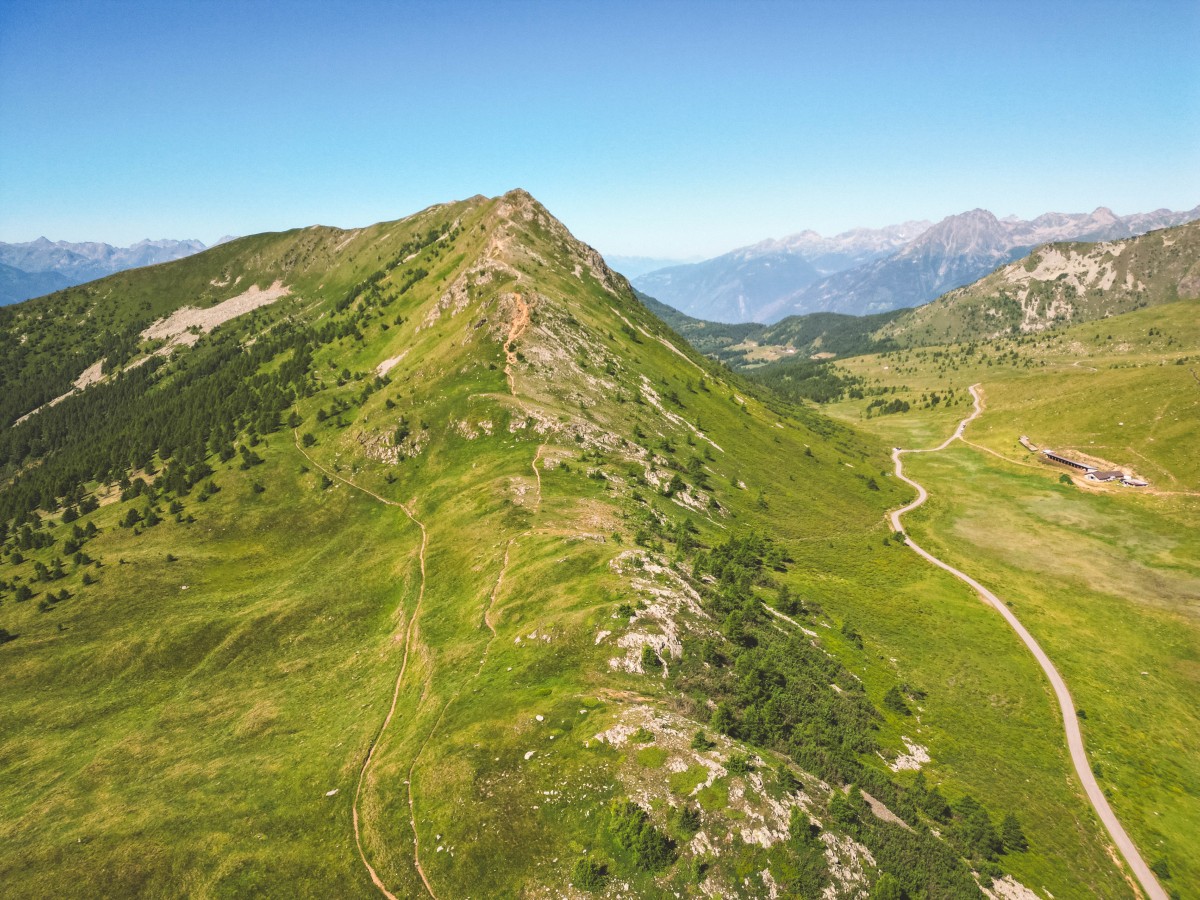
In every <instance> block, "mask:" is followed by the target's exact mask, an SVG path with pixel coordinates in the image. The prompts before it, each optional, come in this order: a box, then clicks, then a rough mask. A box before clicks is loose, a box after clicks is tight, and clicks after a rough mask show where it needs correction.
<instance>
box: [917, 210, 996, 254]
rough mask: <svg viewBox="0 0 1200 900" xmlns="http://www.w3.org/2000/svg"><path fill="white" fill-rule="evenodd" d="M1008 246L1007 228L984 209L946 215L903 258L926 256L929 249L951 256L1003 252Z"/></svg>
mask: <svg viewBox="0 0 1200 900" xmlns="http://www.w3.org/2000/svg"><path fill="white" fill-rule="evenodd" d="M1007 246H1008V229H1006V228H1005V227H1004V224H1003V223H1002V222H1001V221H1000V220H999V219H997V218H996V217H995V216H994V215H992V214H991V213H990V212H988V211H987V210H986V209H973V210H971V211H970V212H965V213H959V214H958V215H956V216H947V217H946V218H944V219H942V221H940V222H938V224H936V225H934V226H933V227H932V228H930V229H929V230H928V231H926V232H925V233H924V234H922V235H921V236H920V237H918V238H917V239H916V240H914V241H913V242H912V243H911V244H909V245H908V247H906V248H905V250H904V251H903V254H904V255H905V256H917V255H923V254H925V253H926V252H927V251H928V250H929V249H930V248H935V247H936V248H937V249H938V250H939V251H940V252H942V253H944V254H946V255H952V256H967V255H970V256H978V255H990V254H999V253H1002V252H1003V251H1004V250H1005V249H1006V248H1007Z"/></svg>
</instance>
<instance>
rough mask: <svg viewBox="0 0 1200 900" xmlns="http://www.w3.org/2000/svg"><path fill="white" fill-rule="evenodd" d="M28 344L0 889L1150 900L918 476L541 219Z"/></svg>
mask: <svg viewBox="0 0 1200 900" xmlns="http://www.w3.org/2000/svg"><path fill="white" fill-rule="evenodd" d="M0 328H2V329H3V334H2V339H0V346H3V347H4V348H5V350H4V353H5V356H4V357H3V360H2V362H3V377H4V379H5V381H4V384H5V388H6V392H5V394H6V396H5V403H6V404H7V405H6V406H5V414H4V415H5V421H6V422H10V423H16V422H17V420H18V419H22V417H25V418H23V420H22V421H20V423H19V424H11V425H9V426H8V427H6V429H5V430H4V431H3V432H2V433H0V469H2V473H3V477H4V479H5V481H4V488H3V490H2V491H0V523H2V532H0V537H2V539H3V558H2V561H0V622H2V623H3V626H4V632H3V637H4V638H5V640H4V642H3V644H0V675H2V676H3V677H0V734H3V735H4V737H3V739H2V742H0V776H2V777H0V784H2V785H3V787H0V888H3V893H4V894H5V895H12V896H45V895H58V894H66V895H70V894H73V893H76V892H78V885H80V884H91V883H96V884H102V885H104V892H105V893H106V894H107V895H111V896H122V895H142V896H145V895H151V896H164V895H170V896H176V895H179V894H181V893H185V894H194V895H200V896H233V895H236V896H244V895H267V896H277V895H278V896H288V897H297V896H314V897H315V896H320V897H326V896H331V895H334V896H377V895H378V894H379V892H380V891H383V892H385V893H390V894H392V895H394V896H420V895H421V894H422V893H430V894H434V895H436V896H446V897H449V896H466V895H478V894H480V893H487V894H488V895H491V896H517V895H528V894H538V893H547V892H551V891H554V892H566V889H567V888H566V886H567V885H573V886H574V888H575V889H577V890H578V889H597V890H606V891H621V892H627V893H632V894H638V895H649V896H656V895H667V894H673V895H675V894H678V895H695V894H711V893H718V894H722V895H727V896H737V895H742V896H762V895H764V894H769V893H770V892H771V891H772V890H778V891H780V892H791V893H794V894H799V895H803V896H810V895H813V894H816V893H821V892H822V891H825V890H829V891H830V893H831V895H833V896H861V895H862V894H863V893H864V892H867V891H869V890H871V889H872V888H873V886H875V885H877V884H879V883H880V882H884V883H885V885H886V882H887V881H889V880H892V881H894V883H895V884H896V886H897V887H899V888H903V889H904V890H906V891H908V893H909V894H910V895H913V896H917V895H935V896H946V897H960V896H961V897H967V896H979V888H978V887H977V882H976V877H975V876H974V875H972V871H974V872H976V873H979V878H981V879H982V882H983V883H984V884H990V880H991V879H993V878H998V877H1001V876H1002V875H1004V874H1005V873H1011V874H1012V875H1014V876H1016V877H1017V878H1018V879H1020V880H1023V881H1026V882H1031V881H1033V880H1034V879H1036V880H1037V883H1038V884H1039V885H1046V886H1048V887H1049V889H1050V890H1052V891H1053V892H1054V894H1055V896H1057V897H1070V896H1112V897H1124V896H1127V895H1128V894H1127V887H1126V886H1125V884H1124V882H1123V881H1122V880H1121V878H1120V875H1119V873H1118V872H1117V870H1116V869H1115V868H1114V867H1113V865H1112V863H1111V861H1110V860H1109V858H1108V857H1107V855H1106V853H1105V850H1104V845H1103V841H1102V840H1101V838H1100V832H1099V830H1098V827H1097V826H1096V823H1095V822H1094V821H1092V820H1091V819H1090V818H1089V814H1088V811H1087V808H1086V807H1085V806H1083V805H1082V803H1081V802H1080V801H1079V799H1078V798H1077V797H1075V796H1073V795H1072V794H1071V793H1070V791H1069V790H1068V789H1067V788H1066V787H1065V784H1066V782H1065V780H1064V778H1063V775H1064V773H1065V772H1067V771H1068V768H1067V766H1066V765H1065V763H1064V760H1063V759H1062V758H1061V749H1059V751H1058V754H1059V755H1058V756H1056V755H1055V753H1056V751H1055V748H1056V747H1057V746H1058V738H1059V735H1058V733H1057V730H1056V723H1055V721H1054V717H1053V709H1052V707H1051V706H1050V703H1049V699H1048V698H1047V697H1046V696H1045V695H1044V692H1043V691H1042V689H1041V686H1040V683H1039V682H1038V681H1037V679H1036V677H1034V676H1032V675H1031V671H1030V668H1029V664H1028V663H1027V662H1026V661H1024V660H1023V657H1021V656H1020V655H1019V654H1018V653H1015V652H1010V651H1009V650H1007V649H1004V647H1003V645H1002V646H1001V648H999V649H997V648H995V647H993V644H994V643H995V642H996V640H997V636H998V635H1002V634H1003V633H1004V632H1003V626H1002V625H997V624H996V623H995V622H993V621H992V620H991V619H990V618H989V617H987V616H986V615H985V613H984V612H983V611H982V610H979V609H978V608H977V605H976V604H974V603H973V601H971V599H970V598H969V597H967V596H966V595H965V594H964V593H963V592H962V591H960V590H958V589H957V587H955V586H954V585H952V584H949V583H948V582H947V581H946V580H944V579H941V578H940V576H939V575H937V574H934V573H931V572H930V571H928V570H927V569H925V568H924V567H922V566H921V565H919V563H918V561H915V560H914V559H912V558H911V554H909V553H907V552H906V551H904V549H903V548H902V547H900V546H898V545H897V544H894V543H890V542H889V539H888V538H889V535H888V533H887V530H886V526H885V524H884V521H883V513H884V511H885V510H886V509H887V508H890V507H895V506H897V505H899V504H900V503H901V502H903V501H904V500H906V499H907V498H908V494H907V492H906V491H905V490H903V489H902V486H899V485H896V484H894V483H893V482H892V481H890V480H889V479H888V478H887V477H886V476H885V474H884V473H885V472H886V470H887V468H888V465H887V456H886V450H885V447H884V446H883V444H882V443H880V442H879V441H878V440H875V439H871V438H867V437H864V436H862V435H860V434H859V433H857V432H855V431H854V430H852V429H851V428H849V427H846V426H843V425H839V424H835V423H834V422H832V421H830V420H829V419H826V418H824V417H822V416H819V415H817V414H815V413H813V412H811V411H809V410H805V409H799V408H790V407H784V406H782V405H779V404H778V403H777V402H776V401H774V400H773V399H771V397H770V396H769V395H766V394H759V393H758V392H757V390H756V389H754V388H753V387H752V386H749V385H747V384H745V383H743V382H741V381H740V380H739V379H738V378H737V376H734V375H732V374H730V373H729V372H728V371H726V370H722V369H720V368H719V367H717V366H715V365H713V364H712V363H711V362H710V361H708V360H706V359H704V358H703V357H702V356H700V355H699V354H697V353H695V352H694V351H692V350H691V349H690V348H688V347H687V346H686V344H684V343H683V342H682V341H681V340H680V339H679V337H678V335H676V334H674V333H673V332H672V331H670V329H668V328H667V327H666V326H664V325H663V323H662V322H660V321H659V320H657V319H656V318H654V316H652V315H651V314H650V313H649V312H648V311H647V310H646V309H645V308H644V307H643V306H642V305H641V304H640V303H639V302H638V301H637V299H636V298H635V297H634V295H633V293H632V291H631V290H630V288H629V286H628V284H627V283H626V282H625V281H624V279H622V278H620V277H619V276H617V275H614V274H613V273H612V272H611V271H610V270H609V269H608V268H607V267H606V266H605V264H604V262H603V260H602V259H600V257H599V256H598V254H596V253H595V251H593V250H591V248H588V247H586V246H585V245H583V244H580V243H579V242H577V241H576V240H575V239H574V238H573V237H572V236H571V235H570V233H569V232H568V231H567V230H566V228H565V227H563V226H562V225H561V223H559V222H557V221H556V220H555V219H554V218H553V217H551V216H550V215H549V213H547V212H546V210H545V209H544V208H543V207H541V206H540V205H539V204H538V203H537V202H536V201H534V200H533V199H532V198H531V197H529V195H528V194H525V193H524V192H520V191H515V192H512V193H509V194H506V195H504V196H503V197H499V198H493V199H485V198H482V197H476V198H472V199H471V200H468V201H463V202H459V203H452V204H446V205H442V206H437V207H432V208H430V209H428V210H425V211H424V212H422V213H419V214H417V215H415V216H412V217H410V218H408V219H404V220H400V221H398V222H390V223H381V224H379V225H375V226H372V227H370V228H365V229H359V230H355V231H340V230H337V229H329V228H309V229H303V230H298V231H293V232H287V233H284V234H274V235H259V236H255V237H250V238H243V239H240V240H236V241H232V242H230V243H229V244H225V245H222V246H220V247H217V248H215V249H213V250H210V251H207V252H205V253H202V254H199V255H197V256H195V257H191V258H188V259H185V260H182V261H179V262H176V263H171V264H168V265H165V266H159V267H155V268H153V269H149V270H145V271H141V272H128V273H122V274H120V275H116V276H112V277H111V278H107V279H104V280H102V281H99V282H94V283H92V284H90V285H84V286H81V287H78V288H73V289H70V290H68V291H64V292H61V293H59V294H55V295H51V296H50V297H46V298H41V299H39V300H37V301H31V302H29V303H25V304H20V305H18V306H16V307H13V308H11V309H9V310H5V311H4V312H3V317H2V318H0ZM51 401H56V402H54V403H53V404H52V405H51ZM931 598H932V599H933V600H935V601H936V602H937V603H939V604H945V605H946V606H947V607H948V608H955V609H958V610H959V622H960V624H959V626H958V629H957V631H956V633H955V634H953V635H947V637H946V640H945V641H944V642H943V643H938V644H936V646H927V645H922V644H920V643H918V642H915V641H913V640H912V638H911V636H909V635H908V634H907V633H906V630H905V629H907V628H910V627H912V624H913V623H914V622H917V621H919V619H920V616H921V615H925V614H927V613H926V612H920V611H919V607H920V605H921V604H922V603H927V602H928V601H929V600H930V599H931ZM868 610H873V611H875V612H873V613H870V614H868V613H867V611H868ZM905 623H907V624H905ZM904 647H908V649H909V651H911V652H907V653H906V655H905V657H904V660H903V662H899V661H897V660H898V658H899V654H901V653H904V652H905V651H904V650H902V648H904ZM989 648H991V649H990V650H989ZM995 667H1002V668H1003V672H1004V673H1005V676H1004V677H1003V678H995V677H994V672H995V671H996V668H995ZM947 671H952V672H954V673H955V675H954V677H953V683H952V685H950V686H948V685H947V684H945V683H943V682H944V678H943V674H942V673H944V672H947ZM984 685H986V687H984V688H983V690H984V692H985V693H984V696H985V697H991V698H992V699H991V701H984V702H972V703H969V704H967V705H966V706H964V704H963V702H962V700H963V696H964V694H963V693H962V692H963V691H964V690H970V691H975V690H976V686H984ZM997 698H999V701H1000V702H999V703H997V702H996V700H997ZM978 699H979V698H976V700H978ZM980 727H982V728H985V729H987V730H988V733H989V734H990V735H991V736H992V737H993V738H994V740H990V741H988V742H980V741H977V740H975V739H974V738H973V729H975V728H980ZM698 733H700V734H698ZM1018 741H1019V742H1021V744H1022V745H1023V747H1024V748H1025V753H1023V754H1022V755H1021V756H1020V758H1011V759H1010V757H1011V754H1010V753H1009V752H1008V748H1009V747H1011V746H1013V745H1015V743H1016V742H1018ZM927 754H928V755H932V756H933V761H929V762H927V763H926V764H925V765H926V769H927V771H928V776H926V775H924V774H922V776H921V777H920V778H917V777H916V775H915V774H914V772H915V768H917V767H920V766H921V765H922V760H924V759H926V756H927ZM1001 764H1005V765H1007V766H1009V771H1010V772H1011V773H1012V780H1011V783H1004V784H998V783H996V779H995V778H994V777H993V773H994V772H995V770H996V767H997V766H998V765H1001ZM935 785H936V786H937V789H936V790H935V789H934V786H935ZM842 788H848V789H849V790H848V792H845V791H843V790H842ZM1027 791H1036V792H1037V795H1038V796H1039V797H1041V798H1044V800H1043V801H1041V802H1039V803H1037V804H1034V805H1033V806H1029V805H1027V804H1025V803H1023V800H1022V798H1023V796H1024V795H1025V793H1026V792H1027ZM947 801H949V803H948V802H947ZM980 801H982V803H981V802H980ZM1010 814H1016V816H1017V817H1018V818H1019V820H1020V821H1019V823H1018V822H1017V820H1015V819H1010V820H1009V821H1008V822H1007V824H1006V823H1005V818H1006V816H1009V815H1010ZM1021 831H1023V832H1024V834H1025V837H1026V838H1027V839H1028V842H1029V847H1028V849H1023V846H1022V845H1023V843H1024V838H1021V837H1020V836H1019V834H1018V833H1019V832H1021ZM935 832H936V833H935ZM938 834H940V835H941V837H938ZM885 875H886V876H887V878H886V879H885V878H884V876H885ZM626 886H627V887H626ZM888 889H889V888H887V887H886V886H885V887H882V888H880V890H888Z"/></svg>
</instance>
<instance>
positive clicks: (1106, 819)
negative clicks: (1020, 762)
mask: <svg viewBox="0 0 1200 900" xmlns="http://www.w3.org/2000/svg"><path fill="white" fill-rule="evenodd" d="M978 388H979V385H977V384H973V385H971V396H972V397H973V398H974V399H975V409H974V411H973V412H972V413H971V414H970V415H969V416H967V417H966V418H965V419H963V420H962V421H961V422H959V423H958V427H957V428H956V429H955V430H954V434H952V435H951V436H950V437H948V438H946V440H945V441H943V442H942V443H941V444H939V445H938V446H937V447H933V448H930V449H928V450H901V449H900V448H899V447H896V448H894V449H893V450H892V461H893V462H895V464H896V477H897V478H899V479H900V480H901V481H904V482H905V483H907V484H910V485H912V486H913V487H914V488H916V490H917V499H916V500H914V501H913V502H912V503H910V504H908V506H905V507H903V508H902V509H898V510H896V511H895V512H892V513H889V514H888V518H889V519H890V520H891V523H892V528H893V529H894V530H896V531H903V528H902V527H901V525H900V517H901V516H902V515H904V514H905V513H906V512H909V511H910V510H914V509H916V508H917V507H918V506H920V505H921V504H922V503H924V502H925V501H926V499H928V497H929V493H928V492H927V491H926V490H925V488H924V487H922V486H921V485H920V484H918V483H917V482H915V481H913V480H912V479H911V478H909V477H908V476H907V475H905V474H904V468H903V465H902V464H901V461H900V457H901V455H902V454H905V453H936V452H937V451H939V450H945V449H946V448H947V447H949V446H950V444H951V443H953V442H954V441H956V440H958V439H960V438H961V437H962V436H963V431H964V430H965V429H966V427H967V425H969V424H970V423H971V422H972V421H973V420H975V419H976V418H977V417H978V416H979V415H980V414H981V413H982V412H983V404H982V398H981V397H980V394H979V390H978ZM905 543H907V544H908V546H909V547H911V548H912V549H913V550H914V551H916V552H917V553H918V554H920V555H921V556H923V557H924V558H925V559H927V560H929V561H930V562H931V563H933V564H934V565H935V566H937V567H938V568H941V569H945V570H946V571H947V572H949V573H950V574H951V575H953V576H954V577H955V578H957V579H958V580H959V581H963V582H966V583H967V584H969V585H970V586H971V587H972V588H974V589H975V591H976V592H977V593H978V594H979V596H980V597H982V598H983V599H984V601H985V602H986V603H988V604H989V605H991V606H992V607H994V608H995V609H996V610H997V611H998V612H999V613H1000V615H1002V616H1004V620H1005V621H1006V622H1008V624H1009V625H1010V626H1011V627H1012V630H1013V631H1015V632H1016V633H1017V636H1018V637H1020V638H1021V640H1022V641H1023V642H1024V644H1025V646H1026V647H1028V648H1029V652H1030V653H1032V654H1033V657H1034V659H1036V660H1037V661H1038V665H1040V666H1041V667H1042V671H1043V672H1045V673H1046V677H1047V678H1049V679H1050V684H1051V686H1053V688H1054V694H1055V696H1056V697H1057V698H1058V705H1059V707H1060V708H1061V710H1062V719H1063V728H1064V729H1065V730H1066V732H1067V747H1068V748H1069V749H1070V751H1071V762H1072V763H1074V764H1075V772H1076V774H1077V775H1078V776H1079V780H1080V781H1081V782H1082V783H1083V789H1084V791H1085V792H1086V793H1087V796H1088V800H1090V801H1091V804H1092V808H1093V809H1095V810H1096V815H1098V816H1099V817H1100V821H1101V822H1103V823H1104V827H1105V828H1107V829H1108V833H1109V835H1110V836H1111V837H1112V839H1113V842H1114V843H1115V844H1116V845H1117V847H1118V848H1119V849H1120V851H1121V854H1122V855H1123V856H1124V857H1125V860H1126V861H1127V862H1128V863H1129V867H1130V868H1131V869H1132V870H1133V873H1134V875H1135V876H1136V877H1137V880H1138V881H1139V882H1141V885H1142V888H1143V889H1144V890H1145V892H1146V894H1147V895H1148V896H1149V897H1150V898H1151V900H1168V898H1167V892H1166V891H1164V890H1163V888H1162V885H1160V884H1159V883H1158V879H1157V878H1156V877H1155V876H1154V873H1153V872H1151V871H1150V867H1149V866H1148V865H1146V861H1145V860H1144V859H1142V855H1141V854H1140V853H1139V852H1138V849H1137V847H1136V846H1135V845H1134V843H1133V841H1132V840H1130V838H1129V835H1128V834H1126V833H1125V829H1124V828H1123V827H1121V822H1120V820H1118V819H1117V817H1116V814H1115V813H1113V811H1112V807H1110V806H1109V805H1108V800H1107V799H1106V798H1105V796H1104V792H1103V791H1101V790H1100V785H1099V784H1097V783H1096V778H1095V776H1093V775H1092V769H1091V766H1090V765H1089V764H1088V759H1087V753H1086V752H1084V749H1083V734H1082V733H1081V732H1080V730H1079V717H1078V716H1077V715H1076V713H1075V704H1074V702H1073V701H1072V700H1071V693H1070V691H1068V690H1067V685H1066V682H1064V681H1063V679H1062V676H1061V675H1059V674H1058V669H1056V668H1054V663H1052V662H1051V661H1050V657H1048V656H1047V655H1046V652H1045V651H1044V650H1042V648H1041V647H1040V646H1039V645H1038V642H1037V641H1035V640H1034V639H1033V635H1031V634H1030V633H1029V632H1028V631H1026V630H1025V626H1024V625H1022V624H1021V622H1020V620H1019V619H1018V618H1017V617H1016V616H1015V615H1013V612H1012V610H1011V609H1009V608H1008V607H1007V606H1006V605H1005V604H1004V602H1003V601H1001V600H1000V598H999V597H997V596H996V595H995V594H993V593H992V592H991V591H989V590H988V589H987V588H985V587H984V586H983V585H982V584H980V583H979V582H978V581H976V580H975V579H974V578H972V577H971V576H970V575H967V574H966V573H964V572H960V571H959V570H958V569H956V568H954V567H953V566H951V565H948V564H947V563H944V562H942V561H941V560H940V559H938V558H937V557H936V556H934V555H933V554H932V553H930V552H929V551H927V550H925V549H924V548H923V547H920V546H918V545H917V544H916V543H914V542H913V540H912V538H910V537H908V536H907V535H906V536H905Z"/></svg>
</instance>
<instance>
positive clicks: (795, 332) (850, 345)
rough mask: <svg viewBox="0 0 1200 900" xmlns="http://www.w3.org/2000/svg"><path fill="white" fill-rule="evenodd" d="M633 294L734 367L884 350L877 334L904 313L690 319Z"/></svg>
mask: <svg viewBox="0 0 1200 900" xmlns="http://www.w3.org/2000/svg"><path fill="white" fill-rule="evenodd" d="M634 293H635V294H636V295H637V298H638V299H639V300H641V301H642V303H643V304H645V306H646V307H647V308H648V309H649V310H650V311H651V312H652V313H654V314H655V315H656V316H658V317H659V318H660V319H662V320H663V321H664V322H666V323H667V324H668V325H670V326H671V328H673V329H674V330H675V331H676V332H677V333H678V334H680V335H682V336H683V337H685V338H686V339H687V340H688V342H689V343H690V344H691V345H692V346H693V347H695V348H696V349H697V350H699V351H700V352H701V353H703V354H705V355H706V356H711V357H713V358H714V359H718V360H720V361H721V362H723V363H726V364H727V365H729V366H732V367H733V368H735V369H752V368H755V367H757V366H761V365H763V364H764V363H767V362H771V361H775V360H780V359H792V358H795V359H803V360H808V359H810V358H813V357H815V358H817V359H827V358H831V357H835V356H857V355H859V354H862V353H867V352H875V351H883V350H887V349H889V348H891V347H892V346H894V345H893V344H892V343H890V342H886V341H880V340H878V339H877V338H876V337H875V333H876V332H877V331H879V329H880V328H882V327H883V326H884V325H886V324H887V323H889V322H891V321H893V320H894V319H896V318H897V317H898V316H900V315H903V314H904V313H905V312H907V310H893V311H892V312H886V313H877V314H876V315H871V316H848V315H843V314H842V313H809V314H807V315H803V316H788V317H787V318H786V319H780V320H779V321H778V322H776V323H775V324H773V325H762V324H760V323H758V322H743V323H741V324H737V325H730V324H727V323H725V322H709V321H706V320H704V319H694V318H692V317H691V316H689V315H687V314H685V313H681V312H679V310H677V309H674V308H672V307H670V306H667V305H666V304H665V303H660V302H658V301H657V300H655V299H654V298H653V297H650V296H648V295H646V294H643V293H642V292H641V291H637V290H635V291H634Z"/></svg>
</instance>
